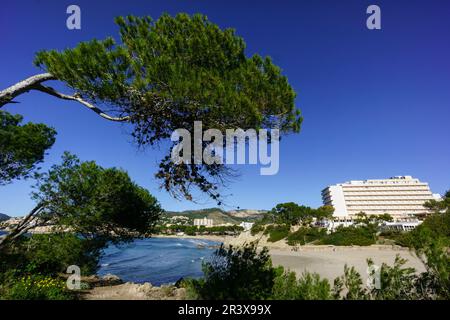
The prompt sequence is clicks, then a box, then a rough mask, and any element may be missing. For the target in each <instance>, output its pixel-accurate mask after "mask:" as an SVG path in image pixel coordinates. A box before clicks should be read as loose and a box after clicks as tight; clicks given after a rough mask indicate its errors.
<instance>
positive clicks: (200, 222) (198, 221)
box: [194, 217, 214, 227]
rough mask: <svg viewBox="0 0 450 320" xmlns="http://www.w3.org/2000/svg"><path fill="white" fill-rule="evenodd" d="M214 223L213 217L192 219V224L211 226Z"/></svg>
mask: <svg viewBox="0 0 450 320" xmlns="http://www.w3.org/2000/svg"><path fill="white" fill-rule="evenodd" d="M213 225H214V221H213V219H208V218H206V217H205V218H203V219H194V226H197V227H200V226H205V227H212V226H213Z"/></svg>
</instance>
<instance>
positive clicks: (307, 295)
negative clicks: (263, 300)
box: [272, 271, 332, 300]
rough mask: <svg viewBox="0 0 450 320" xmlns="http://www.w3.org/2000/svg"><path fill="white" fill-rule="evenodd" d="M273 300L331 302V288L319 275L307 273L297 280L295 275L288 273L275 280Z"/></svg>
mask: <svg viewBox="0 0 450 320" xmlns="http://www.w3.org/2000/svg"><path fill="white" fill-rule="evenodd" d="M272 299H275V300H329V299H332V295H331V287H330V284H329V282H328V280H326V279H321V278H320V276H319V275H318V274H317V273H309V272H305V273H303V274H302V276H301V277H300V279H298V280H297V278H296V276H295V273H294V272H290V271H286V272H283V273H282V274H281V275H279V276H278V277H277V278H276V279H275V284H274V287H273V294H272Z"/></svg>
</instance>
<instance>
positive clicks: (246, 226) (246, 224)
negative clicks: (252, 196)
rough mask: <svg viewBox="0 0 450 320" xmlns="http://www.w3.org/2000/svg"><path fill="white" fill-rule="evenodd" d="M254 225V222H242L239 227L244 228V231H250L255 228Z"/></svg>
mask: <svg viewBox="0 0 450 320" xmlns="http://www.w3.org/2000/svg"><path fill="white" fill-rule="evenodd" d="M253 224H254V223H253V222H241V224H240V225H239V226H241V227H242V228H244V231H248V230H250V229H251V228H252V227H253Z"/></svg>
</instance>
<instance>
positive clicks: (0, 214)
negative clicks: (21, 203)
mask: <svg viewBox="0 0 450 320" xmlns="http://www.w3.org/2000/svg"><path fill="white" fill-rule="evenodd" d="M9 218H11V217H10V216H8V215H6V214H3V213H0V221H5V220H9Z"/></svg>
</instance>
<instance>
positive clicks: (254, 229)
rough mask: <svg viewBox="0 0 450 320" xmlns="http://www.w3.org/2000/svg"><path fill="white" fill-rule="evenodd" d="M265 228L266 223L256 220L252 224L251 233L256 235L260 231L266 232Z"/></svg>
mask: <svg viewBox="0 0 450 320" xmlns="http://www.w3.org/2000/svg"><path fill="white" fill-rule="evenodd" d="M265 229H266V227H265V226H264V224H262V223H259V222H256V223H255V224H254V225H253V226H252V229H251V230H250V233H251V234H252V236H256V235H257V234H258V233H261V232H264V230H265Z"/></svg>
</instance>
